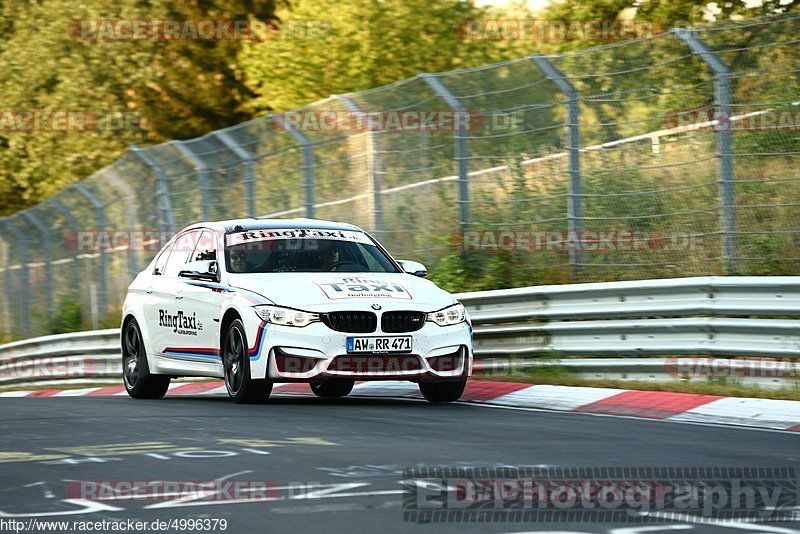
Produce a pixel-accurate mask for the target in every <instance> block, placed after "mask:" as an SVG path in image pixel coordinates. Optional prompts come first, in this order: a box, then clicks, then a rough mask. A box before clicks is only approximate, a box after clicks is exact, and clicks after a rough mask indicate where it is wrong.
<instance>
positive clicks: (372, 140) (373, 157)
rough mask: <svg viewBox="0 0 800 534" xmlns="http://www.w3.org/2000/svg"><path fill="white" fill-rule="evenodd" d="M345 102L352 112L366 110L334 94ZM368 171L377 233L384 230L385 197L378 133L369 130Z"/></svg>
mask: <svg viewBox="0 0 800 534" xmlns="http://www.w3.org/2000/svg"><path fill="white" fill-rule="evenodd" d="M334 98H338V99H339V100H341V101H342V104H344V107H345V108H347V110H348V111H350V112H352V113H359V114H364V112H363V111H362V110H361V109H360V108H359V107H358V105H357V104H356V103H355V102H353V100H352V99H351V98H350V97H348V96H345V95H334ZM366 136H367V173H368V175H369V187H370V192H371V193H372V226H373V228H372V229H373V231H374V232H375V233H376V234H380V233H381V232H383V198H382V196H381V175H380V156H378V154H377V151H378V139H379V137H378V134H377V133H376V132H373V131H371V130H367V132H366Z"/></svg>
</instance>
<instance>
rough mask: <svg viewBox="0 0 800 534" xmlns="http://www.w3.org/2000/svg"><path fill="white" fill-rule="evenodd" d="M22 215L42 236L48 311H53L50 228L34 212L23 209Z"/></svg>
mask: <svg viewBox="0 0 800 534" xmlns="http://www.w3.org/2000/svg"><path fill="white" fill-rule="evenodd" d="M21 215H22V216H23V217H24V218H25V219H26V220H27V221H28V222H29V223H31V225H33V226H34V227H36V230H37V231H38V232H39V234H41V236H42V245H43V246H42V247H41V248H42V249H43V250H42V252H43V255H44V294H45V298H46V299H47V311H48V312H52V311H53V247H52V244H51V242H50V229H49V228H46V227H45V226H44V225H43V224H42V223H41V222H40V221H39V219H37V218H36V217H35V216H34V215H33V214H32V213H29V212H27V211H23V212H22V213H21Z"/></svg>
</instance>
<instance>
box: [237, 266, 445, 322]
mask: <svg viewBox="0 0 800 534" xmlns="http://www.w3.org/2000/svg"><path fill="white" fill-rule="evenodd" d="M229 284H230V285H231V286H232V287H236V288H240V289H247V290H250V291H254V292H256V293H258V294H260V295H261V296H263V297H265V298H267V299H269V300H271V301H272V302H273V303H275V304H276V305H279V306H287V307H290V308H298V309H303V310H307V311H313V312H325V311H332V310H345V309H347V310H367V309H370V308H371V307H372V305H375V304H377V305H380V306H381V308H382V309H383V310H399V309H403V310H420V311H427V312H430V311H434V310H438V309H441V308H443V307H445V306H448V305H450V304H452V303H454V302H455V298H454V297H453V296H452V295H451V294H450V293H448V292H447V291H444V290H443V289H440V288H438V287H437V286H436V285H435V284H434V283H433V282H431V281H430V280H425V279H424V278H420V277H418V276H414V275H411V274H406V273H274V274H261V273H253V274H231V275H229Z"/></svg>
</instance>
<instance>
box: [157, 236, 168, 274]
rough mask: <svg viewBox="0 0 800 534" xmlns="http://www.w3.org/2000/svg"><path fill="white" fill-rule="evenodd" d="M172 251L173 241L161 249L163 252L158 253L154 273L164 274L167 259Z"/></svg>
mask: <svg viewBox="0 0 800 534" xmlns="http://www.w3.org/2000/svg"><path fill="white" fill-rule="evenodd" d="M171 251H172V242H169V243H167V245H165V246H164V248H162V249H161V252H159V253H158V259H157V260H156V264H155V267H153V274H164V268H165V267H166V266H167V259H168V258H169V253H170V252H171Z"/></svg>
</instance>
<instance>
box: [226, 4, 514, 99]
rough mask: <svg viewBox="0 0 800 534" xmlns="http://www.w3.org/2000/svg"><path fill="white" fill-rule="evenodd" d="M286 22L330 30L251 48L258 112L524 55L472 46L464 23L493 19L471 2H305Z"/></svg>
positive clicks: (478, 43) (244, 61) (249, 73)
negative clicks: (318, 24) (313, 22)
mask: <svg viewBox="0 0 800 534" xmlns="http://www.w3.org/2000/svg"><path fill="white" fill-rule="evenodd" d="M278 15H279V18H280V19H281V21H282V24H283V25H284V26H286V25H288V24H291V23H292V22H296V21H303V20H306V21H310V20H319V19H324V20H323V21H322V22H323V23H324V24H325V25H326V26H325V28H327V29H326V30H324V31H320V32H319V33H318V34H315V35H312V36H310V38H308V39H292V38H290V36H286V38H283V37H281V36H279V37H278V38H276V39H273V40H269V41H265V42H259V43H253V44H245V46H244V47H243V50H242V52H241V54H240V56H239V59H240V65H241V69H242V72H243V73H244V75H245V78H246V83H247V85H248V86H249V87H250V88H251V89H252V90H253V91H254V92H255V93H256V94H257V95H258V97H257V98H256V99H255V100H254V101H253V102H252V103H251V107H252V108H253V109H256V110H258V111H268V110H279V111H285V110H289V109H292V108H296V107H299V106H302V105H305V104H308V103H310V102H313V101H315V100H318V99H321V98H326V97H328V96H329V95H331V94H336V93H349V92H353V91H359V90H364V89H370V88H374V87H378V86H380V85H386V84H390V83H393V82H396V81H398V80H401V79H403V78H408V77H411V76H414V75H416V74H418V73H419V72H439V71H446V70H452V69H459V68H465V67H472V66H477V65H483V64H486V63H490V62H492V61H497V60H499V59H504V58H507V57H518V55H519V54H518V53H514V52H512V51H511V50H510V49H509V48H508V47H504V46H500V45H498V43H496V42H493V41H489V40H478V39H474V40H472V39H464V38H463V36H462V34H461V33H460V32H459V31H458V29H459V27H460V24H461V23H463V21H466V20H479V19H486V18H490V17H491V16H493V15H492V14H491V13H490V11H488V10H487V9H483V8H478V7H475V5H474V4H472V3H471V2H466V1H463V0H383V1H379V0H352V1H349V2H341V1H337V0H313V1H312V0H298V1H297V2H293V3H292V7H291V9H290V10H289V9H284V10H280V11H278Z"/></svg>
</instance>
